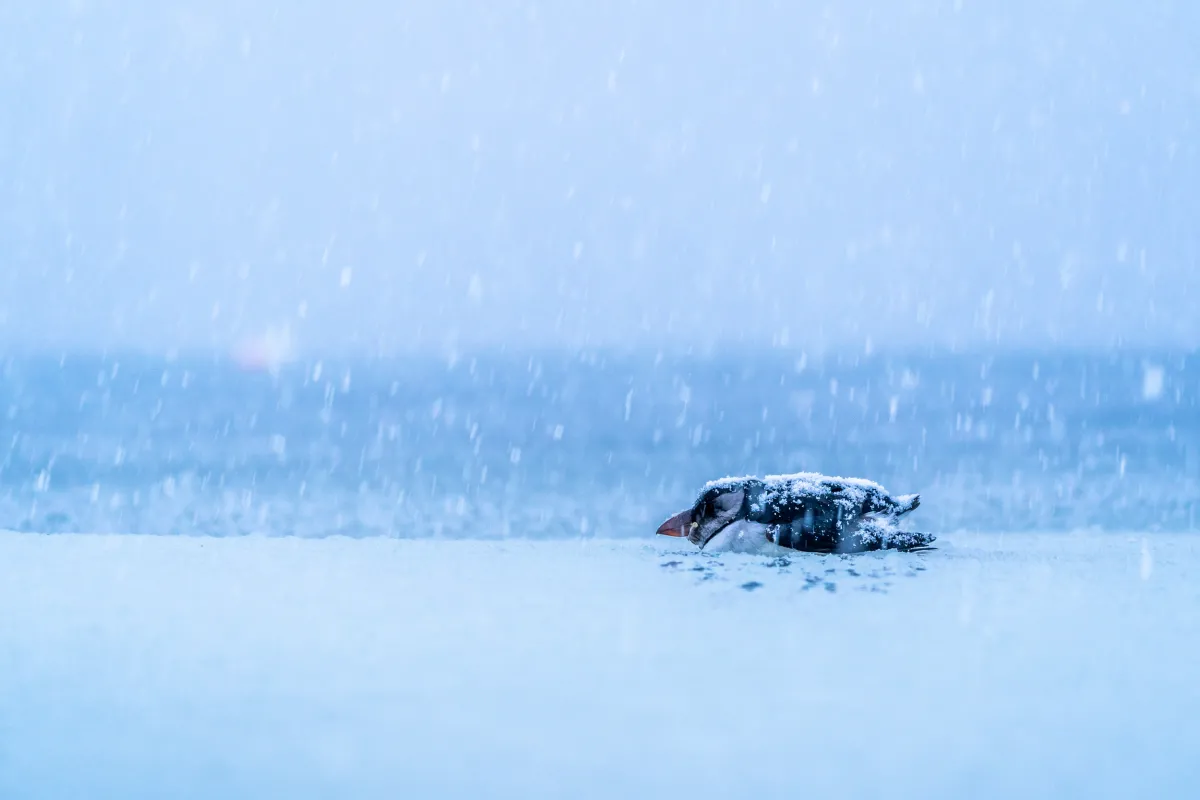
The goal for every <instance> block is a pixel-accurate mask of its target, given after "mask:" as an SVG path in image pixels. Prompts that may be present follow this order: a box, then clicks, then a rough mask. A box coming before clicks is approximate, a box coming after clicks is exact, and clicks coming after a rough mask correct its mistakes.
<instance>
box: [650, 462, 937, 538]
mask: <svg viewBox="0 0 1200 800" xmlns="http://www.w3.org/2000/svg"><path fill="white" fill-rule="evenodd" d="M920 502H921V498H920V496H919V495H915V494H909V495H901V496H899V497H893V496H892V495H890V494H888V492H887V490H886V489H884V488H883V487H882V486H880V485H879V484H878V483H874V482H873V481H867V480H862V479H860V478H831V477H826V476H825V475H818V474H817V473H815V472H801V473H797V474H795V475H769V476H767V477H766V478H723V479H721V480H719V481H710V482H709V483H707V484H705V486H704V489H703V490H702V491H701V492H700V497H699V498H698V499H697V500H696V504H695V505H693V506H692V507H691V508H689V509H687V510H686V511H680V512H679V513H678V514H676V515H675V516H673V517H671V518H670V519H669V520H667V521H666V522H664V523H663V524H662V525H661V526H659V529H658V532H659V533H660V534H663V535H665V536H685V537H687V539H688V541H690V542H691V543H692V544H695V545H699V546H700V548H701V549H703V548H704V547H705V546H707V545H710V544H711V545H713V548H714V549H718V548H723V549H734V550H748V549H759V548H760V547H761V546H763V545H765V544H767V543H770V544H774V545H777V546H780V547H786V548H790V549H792V550H805V551H809V552H815V553H856V552H862V551H864V550H885V549H894V550H916V549H921V548H926V547H928V546H929V544H930V543H931V542H932V541H933V540H934V538H935V537H933V536H930V535H929V534H926V533H912V532H909V531H902V530H900V529H899V528H898V527H897V526H898V524H899V520H900V517H902V516H904V515H905V514H907V513H908V512H910V511H912V510H913V509H914V508H916V507H917V506H918V505H920Z"/></svg>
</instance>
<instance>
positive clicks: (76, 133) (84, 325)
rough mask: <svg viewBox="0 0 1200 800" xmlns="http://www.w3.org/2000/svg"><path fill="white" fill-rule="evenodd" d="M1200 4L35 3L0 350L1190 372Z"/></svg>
mask: <svg viewBox="0 0 1200 800" xmlns="http://www.w3.org/2000/svg"><path fill="white" fill-rule="evenodd" d="M1198 41H1200V6H1197V4H1195V3H1191V2H1184V0H1178V1H1177V2H1162V1H1161V0H1160V1H1158V2H1154V1H1151V2H1140V3H1131V2H1125V1H1124V0H1095V1H1093V2H1074V1H1072V2H1066V1H1059V2H1053V1H1052V0H1051V1H1048V2H1033V1H1032V0H1016V2H1011V1H1010V2H1003V3H1001V2H986V3H985V2H980V1H978V0H944V1H943V0H938V1H936V2H934V1H933V0H928V1H924V2H923V1H920V0H904V1H903V2H901V1H900V0H874V1H873V2H872V1H865V2H824V3H808V2H783V1H782V0H780V1H778V2H756V3H748V2H732V1H730V2H713V1H712V0H700V1H699V2H695V1H693V0H660V1H659V2H648V1H647V0H641V1H640V2H638V1H636V0H609V1H608V2H596V1H595V0H558V1H557V2H544V3H531V2H512V0H458V1H457V2H455V1H454V0H422V1H421V2H410V3H398V2H384V1H383V0H368V1H367V2H338V3H334V2H328V1H326V2H303V1H296V2H275V3H271V2H250V0H245V2H233V0H204V1H203V2H201V1H200V0H196V1H195V2H180V0H164V2H158V3H149V2H146V3H140V2H132V0H125V1H124V2H122V1H121V0H110V1H108V2H103V1H101V0H75V1H74V2H61V1H60V0H15V1H14V2H9V3H5V4H3V5H2V6H0V109H2V110H0V341H3V342H5V343H7V344H8V345H9V346H19V347H41V346H54V347H58V346H64V345H66V346H89V347H95V346H104V347H125V346H134V347H141V348H147V349H150V350H159V349H163V348H171V347H185V348H190V347H212V346H216V347H225V346H227V345H228V344H230V343H231V342H233V341H235V340H236V339H238V338H239V337H241V336H243V335H247V334H252V333H254V332H257V331H260V330H262V329H264V328H267V327H268V326H278V325H283V324H290V325H291V326H292V327H293V329H294V331H295V332H296V334H297V336H298V338H299V341H300V344H301V346H302V348H303V349H304V350H308V351H312V352H319V351H324V350H362V349H368V348H370V349H375V348H378V347H382V348H384V349H395V348H401V347H405V346H407V345H416V346H418V347H422V348H442V347H445V346H447V345H449V344H453V343H457V345H458V346H460V347H471V346H477V345H481V344H489V343H490V344H494V343H512V344H514V345H529V344H532V345H545V344H557V343H565V344H568V345H576V344H580V343H583V342H591V343H593V344H605V343H616V344H632V345H640V344H646V345H653V346H660V345H663V344H673V345H678V344H689V343H694V344H698V345H707V344H712V343H730V342H737V341H746V342H769V341H771V340H772V339H774V340H776V341H778V340H780V339H781V338H784V339H785V340H786V341H787V342H788V343H789V344H790V345H793V346H797V347H818V346H822V345H824V346H835V347H841V346H844V347H848V348H859V347H863V346H865V343H866V340H868V339H870V340H871V341H872V342H873V345H874V346H875V347H877V348H884V347H889V346H913V345H917V346H920V345H925V344H948V343H957V344H960V345H964V346H969V345H988V346H991V345H992V344H994V343H996V342H999V343H1000V344H1001V345H1017V344H1026V345H1027V344H1039V343H1052V342H1057V343H1069V344H1093V345H1095V344H1099V345H1104V344H1108V343H1111V342H1112V341H1114V340H1115V339H1117V338H1120V339H1123V340H1125V341H1128V342H1154V343H1171V344H1177V345H1179V344H1181V345H1188V346H1194V345H1200V324H1198V322H1197V315H1196V314H1195V313H1193V312H1192V310H1191V309H1192V308H1193V307H1194V303H1195V300H1196V298H1197V297H1200V294H1198V292H1197V290H1198V289H1200V270H1198V269H1197V259H1198V257H1200V238H1198V237H1200V234H1198V230H1200V227H1198V225H1197V222H1196V220H1197V219H1200V188H1198V187H1200V154H1198V153H1197V148H1198V144H1197V142H1198V133H1200V130H1198V125H1200V48H1198V47H1197V44H1196V43H1197V42H1198Z"/></svg>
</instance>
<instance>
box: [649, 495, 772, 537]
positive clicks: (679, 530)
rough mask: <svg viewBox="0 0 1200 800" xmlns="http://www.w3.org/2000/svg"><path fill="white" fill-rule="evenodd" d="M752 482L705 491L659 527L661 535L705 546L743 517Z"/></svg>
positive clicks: (744, 516)
mask: <svg viewBox="0 0 1200 800" xmlns="http://www.w3.org/2000/svg"><path fill="white" fill-rule="evenodd" d="M751 483H752V482H751V481H730V482H728V483H721V484H719V485H717V486H713V487H711V488H708V489H705V490H704V491H703V492H701V493H700V497H699V498H698V499H697V500H696V504H695V505H694V506H692V507H691V508H689V509H687V510H686V511H680V512H679V513H678V514H676V515H675V516H673V517H671V518H670V519H669V520H667V521H666V522H664V523H663V524H662V525H660V526H659V528H658V532H659V533H660V534H662V535H663V536H686V537H687V539H688V541H690V542H691V543H692V544H695V545H699V546H700V547H704V545H706V544H708V543H709V542H710V541H711V540H712V538H713V537H714V536H716V535H717V534H718V533H720V532H721V531H723V530H725V528H727V527H728V526H730V525H732V524H733V523H735V522H737V521H738V520H742V519H745V518H746V513H747V509H748V503H747V499H748V498H747V494H748V493H749V492H751V491H752V490H753V487H752V486H751Z"/></svg>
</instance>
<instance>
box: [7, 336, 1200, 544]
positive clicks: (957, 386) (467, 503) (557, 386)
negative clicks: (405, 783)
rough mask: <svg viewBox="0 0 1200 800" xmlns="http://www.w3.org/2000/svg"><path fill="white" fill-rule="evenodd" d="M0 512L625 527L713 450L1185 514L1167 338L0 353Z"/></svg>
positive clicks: (41, 519) (956, 514) (1080, 511)
mask: <svg viewBox="0 0 1200 800" xmlns="http://www.w3.org/2000/svg"><path fill="white" fill-rule="evenodd" d="M2 374H3V382H2V385H0V426H2V428H3V430H2V440H0V441H3V443H4V451H3V454H2V456H0V459H2V460H0V528H5V529H14V530H22V531H40V532H50V533H54V532H66V531H78V532H120V533H142V534H161V535H203V536H242V535H247V534H266V535H287V536H306V537H312V536H329V535H336V534H340V535H347V536H355V537H362V536H389V537H435V538H436V537H446V538H464V537H483V538H500V537H528V538H551V537H644V536H650V535H651V534H652V532H653V530H654V527H655V526H656V525H657V523H658V522H659V521H661V519H662V518H664V517H665V516H667V515H668V514H669V513H671V512H673V511H675V510H677V509H678V508H680V507H682V506H684V505H686V504H688V503H689V502H690V501H691V499H692V498H693V496H694V495H695V493H696V491H697V490H698V489H699V487H700V485H701V484H702V483H703V482H704V481H706V480H709V479H712V478H715V477H720V476H724V475H729V474H764V473H781V472H793V471H800V470H815V471H821V472H826V473H831V474H840V475H848V476H862V477H868V478H872V479H875V480H878V481H880V482H881V483H883V484H884V485H885V486H887V487H888V488H889V489H891V490H893V491H896V492H920V493H921V494H922V496H923V505H922V507H921V508H920V509H919V510H918V511H917V512H916V513H915V514H914V515H913V516H912V518H911V526H912V527H914V528H919V529H922V530H928V531H931V532H935V533H936V532H951V531H960V530H978V531H1031V530H1036V531H1071V530H1079V529H1104V530H1137V531H1155V530H1162V531H1190V530H1194V529H1195V528H1196V526H1197V523H1198V522H1200V520H1198V519H1197V514H1196V506H1197V502H1198V501H1200V436H1198V434H1200V415H1198V414H1197V407H1196V401H1197V397H1200V361H1198V359H1197V358H1196V356H1194V355H1191V354H1186V353H1169V352H1127V351H1122V352H1113V353H1036V354H1035V353H1014V354H1006V355H981V354H977V353H976V354H940V355H921V356H898V355H889V356H883V355H873V356H856V357H845V356H843V357H833V356H829V357H824V358H820V357H816V356H806V355H804V354H802V353H799V352H796V351H783V350H776V351H767V352H766V353H765V354H763V353H756V354H754V355H747V354H745V353H736V352H729V353H723V354H715V355H712V354H710V355H703V356H699V355H697V356H678V355H662V354H655V353H653V352H651V353H639V354H629V353H617V352H602V351H597V352H573V353H566V352H562V353H555V352H538V353H533V352H523V353H513V352H507V353H504V352H496V353H489V354H479V355H477V356H474V357H472V356H469V355H464V356H459V357H456V358H452V359H450V358H432V357H428V358H425V357H422V358H407V359H406V358H395V359H390V360H365V359H364V360H360V361H353V360H342V361H334V360H327V361H317V360H308V361H299V362H296V363H293V364H289V365H284V366H283V367H281V368H280V369H279V370H278V371H277V372H275V373H273V374H272V373H266V372H246V371H242V370H240V369H238V368H237V367H236V366H235V365H233V364H231V363H229V362H228V361H226V360H223V359H216V358H193V359H186V358H177V359H171V360H167V359H160V358H147V357H144V356H135V355H107V356H99V355H71V354H67V355H57V354H56V355H45V356H28V357H19V358H18V357H12V358H9V359H7V360H5V361H4V362H3V373H2Z"/></svg>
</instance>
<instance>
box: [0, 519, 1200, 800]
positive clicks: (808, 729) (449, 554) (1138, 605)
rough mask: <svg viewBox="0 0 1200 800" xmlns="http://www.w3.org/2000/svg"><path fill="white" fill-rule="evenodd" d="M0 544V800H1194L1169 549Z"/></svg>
mask: <svg viewBox="0 0 1200 800" xmlns="http://www.w3.org/2000/svg"><path fill="white" fill-rule="evenodd" d="M939 545H940V548H939V549H938V550H936V551H933V552H929V553H922V554H899V553H886V554H869V555H862V556H855V557H826V556H804V555H799V554H797V555H795V556H793V557H791V558H790V559H787V560H785V561H786V563H785V561H777V560H771V559H767V558H764V557H762V556H740V555H735V554H724V555H720V556H715V557H714V556H713V555H707V554H705V555H701V554H697V553H696V552H695V550H694V549H693V548H679V547H677V543H675V542H667V543H664V542H656V541H653V540H652V539H651V540H650V541H648V542H637V541H632V542H631V541H619V542H616V541H594V540H593V541H558V542H524V541H511V542H503V543H491V542H488V543H485V542H455V541H431V540H425V541H401V540H387V539H380V538H371V539H359V540H354V539H346V538H328V539H320V540H305V539H299V538H259V537H249V538H228V539H213V538H199V537H197V538H191V537H138V536H86V535H82V536H81V535H55V536H46V535H30V534H15V533H13V534H0V685H2V686H3V691H2V692H0V796H3V797H5V798H23V797H39V798H41V797H102V796H105V797H117V796H119V797H167V796H169V797H334V796H338V797H409V796H411V797H547V796H557V797H564V796H571V797H627V798H628V797H665V796H675V797H689V798H695V797H733V796H741V797H801V796H827V797H828V796H838V797H964V796H974V797H982V796H990V797H1016V796H1059V797H1061V796H1078V797H1082V796H1086V797H1133V796H1155V797H1195V796H1196V794H1197V791H1198V789H1200V761H1197V759H1196V758H1195V755H1196V753H1197V750H1198V748H1200V682H1198V681H1197V677H1196V664H1197V660H1198V658H1197V657H1198V655H1200V645H1197V642H1200V582H1198V581H1197V580H1196V575H1197V574H1198V572H1200V538H1198V537H1191V536H1183V535H1180V536H1173V535H1163V534H1160V535H1157V536H1154V537H1152V538H1146V537H1143V536H1141V535H1133V536H1128V535H1120V534H1079V535H1046V536H1037V535H1030V534H1022V535H1008V536H1000V535H989V536H973V535H965V534H963V535H951V536H946V537H943V538H942V539H941V540H940V541H939Z"/></svg>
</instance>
